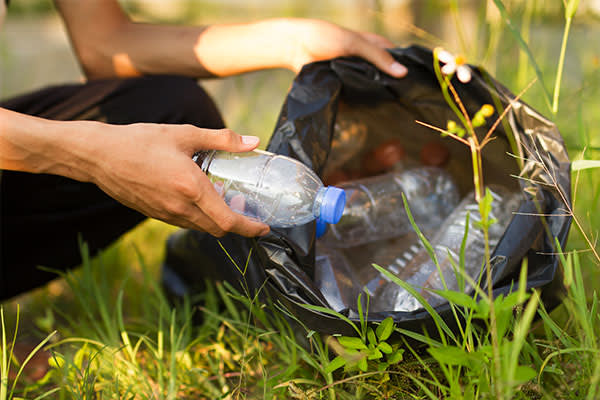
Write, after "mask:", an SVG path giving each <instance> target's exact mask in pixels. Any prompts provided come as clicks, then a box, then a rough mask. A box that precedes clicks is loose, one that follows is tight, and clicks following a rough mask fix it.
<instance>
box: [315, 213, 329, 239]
mask: <svg viewBox="0 0 600 400" xmlns="http://www.w3.org/2000/svg"><path fill="white" fill-rule="evenodd" d="M326 231H327V222H325V221H323V220H322V219H321V217H319V218H317V229H316V231H315V236H316V237H317V239H318V238H320V237H321V236H323V235H324V234H325V232H326Z"/></svg>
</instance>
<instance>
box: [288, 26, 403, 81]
mask: <svg viewBox="0 0 600 400" xmlns="http://www.w3.org/2000/svg"><path fill="white" fill-rule="evenodd" d="M287 23H288V28H287V30H288V32H289V34H290V35H291V41H292V42H293V43H294V45H293V48H292V50H291V53H290V56H289V62H288V64H289V68H290V69H292V70H293V71H295V72H299V71H300V69H301V68H302V66H303V65H304V64H307V63H310V62H314V61H321V60H327V59H331V58H336V57H343V56H358V57H362V58H364V59H365V60H367V61H369V62H371V63H372V64H374V65H375V66H376V67H377V68H379V69H380V70H382V71H383V72H385V73H387V74H389V75H391V76H394V77H397V78H401V77H403V76H405V75H406V73H407V69H406V67H405V66H404V65H402V64H400V63H398V62H397V61H395V60H394V58H393V57H392V56H391V55H390V54H389V53H388V52H387V51H386V50H385V48H390V47H393V46H394V44H393V43H392V42H390V41H389V40H388V39H386V38H384V37H382V36H379V35H376V34H374V33H370V32H355V31H352V30H349V29H345V28H342V27H341V26H338V25H335V24H332V23H330V22H326V21H321V20H310V19H290V20H287Z"/></svg>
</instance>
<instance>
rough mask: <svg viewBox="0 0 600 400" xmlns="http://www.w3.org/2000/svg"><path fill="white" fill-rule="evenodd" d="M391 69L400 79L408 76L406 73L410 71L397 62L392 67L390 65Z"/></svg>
mask: <svg viewBox="0 0 600 400" xmlns="http://www.w3.org/2000/svg"><path fill="white" fill-rule="evenodd" d="M390 69H391V70H392V72H393V74H394V75H395V76H399V77H402V76H404V75H406V73H407V72H408V70H407V69H406V67H405V66H404V65H402V64H400V63H399V62H396V61H394V62H393V63H392V65H390Z"/></svg>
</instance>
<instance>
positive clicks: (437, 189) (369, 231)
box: [319, 167, 459, 248]
mask: <svg viewBox="0 0 600 400" xmlns="http://www.w3.org/2000/svg"><path fill="white" fill-rule="evenodd" d="M339 186H340V188H342V189H344V190H345V191H346V196H347V204H346V207H345V209H344V212H343V215H342V217H341V219H340V221H339V223H338V224H337V225H330V226H328V227H327V229H326V232H325V234H324V235H323V236H322V237H321V238H320V239H319V240H320V242H321V243H322V244H323V245H325V246H328V247H342V248H344V247H351V246H356V245H360V244H364V243H368V242H372V241H377V240H381V239H386V238H392V237H396V236H401V235H403V234H406V233H408V232H410V231H412V226H411V224H410V221H409V219H408V216H407V215H406V212H405V210H404V203H403V201H402V193H404V195H405V196H406V199H407V202H408V205H409V208H410V210H411V213H412V215H413V217H414V220H415V222H416V224H417V226H419V228H420V229H422V230H429V229H431V228H436V227H438V226H439V225H441V224H442V222H443V221H444V219H445V218H446V216H448V214H450V212H451V211H452V210H453V209H454V207H455V206H456V205H457V204H458V202H459V194H458V189H457V186H456V184H455V183H454V181H453V180H452V177H451V176H450V175H449V174H448V173H447V172H446V171H444V170H442V169H440V168H435V167H419V168H412V169H408V170H406V171H402V172H398V173H388V174H384V175H379V176H374V177H370V178H365V179H359V180H356V181H352V182H346V183H341V184H340V185H339Z"/></svg>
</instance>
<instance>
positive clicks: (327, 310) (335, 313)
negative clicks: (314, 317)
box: [301, 304, 362, 337]
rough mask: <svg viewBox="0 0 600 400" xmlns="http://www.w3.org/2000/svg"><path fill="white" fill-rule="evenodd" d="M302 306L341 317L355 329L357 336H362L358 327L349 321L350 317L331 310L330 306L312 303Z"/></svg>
mask: <svg viewBox="0 0 600 400" xmlns="http://www.w3.org/2000/svg"><path fill="white" fill-rule="evenodd" d="M301 306H302V307H304V308H307V309H309V310H312V311H318V312H321V313H323V314H328V315H331V316H333V317H337V318H339V319H341V320H342V321H344V322H346V323H347V324H348V325H350V326H351V327H352V328H353V329H354V330H355V331H356V333H358V336H360V337H362V332H361V331H360V329H359V328H358V327H357V326H356V324H355V323H354V322H352V321H350V319H349V318H348V317H346V316H345V315H342V314H340V313H339V312H337V311H333V310H332V309H330V308H325V307H321V306H315V305H312V304H301Z"/></svg>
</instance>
